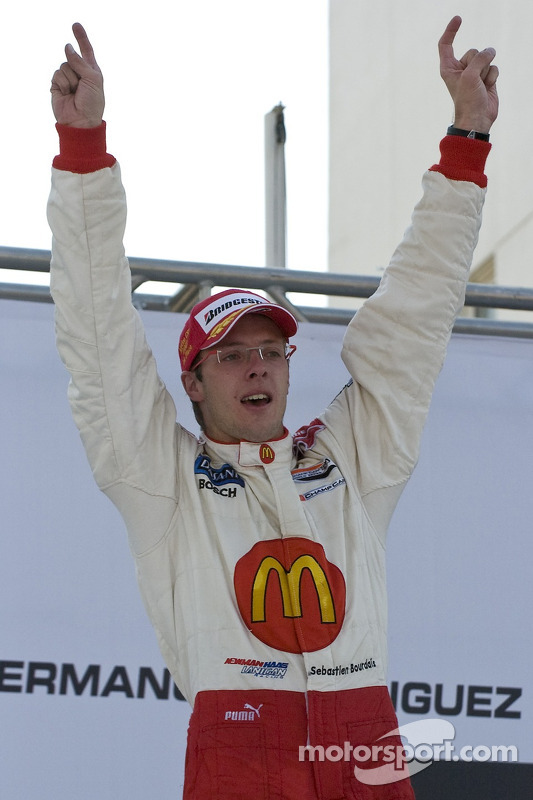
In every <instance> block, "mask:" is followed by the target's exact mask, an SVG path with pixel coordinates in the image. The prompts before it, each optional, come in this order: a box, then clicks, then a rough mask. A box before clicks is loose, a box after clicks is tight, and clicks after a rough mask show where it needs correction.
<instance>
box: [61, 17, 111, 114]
mask: <svg viewBox="0 0 533 800" xmlns="http://www.w3.org/2000/svg"><path fill="white" fill-rule="evenodd" d="M72 31H73V33H74V36H75V37H76V41H77V42H78V45H79V48H80V53H81V55H78V53H76V51H75V50H74V48H73V47H72V45H71V44H67V46H66V47H65V55H66V57H67V60H66V62H64V63H63V64H61V66H60V67H59V69H57V70H56V71H55V72H54V75H53V77H52V85H51V87H50V91H51V93H52V109H53V111H54V115H55V118H56V120H57V121H58V122H60V123H61V124H63V125H70V126H72V127H75V128H95V127H97V126H98V125H100V124H101V122H102V117H103V113H104V105H105V100H104V79H103V76H102V72H101V70H100V67H99V66H98V64H97V63H96V59H95V57H94V51H93V48H92V45H91V43H90V41H89V38H88V36H87V34H86V32H85V29H84V27H83V26H82V25H80V23H79V22H75V23H74V25H73V26H72Z"/></svg>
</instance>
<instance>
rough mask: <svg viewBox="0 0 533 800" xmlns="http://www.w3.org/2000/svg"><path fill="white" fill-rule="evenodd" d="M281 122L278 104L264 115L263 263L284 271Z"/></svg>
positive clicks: (284, 228)
mask: <svg viewBox="0 0 533 800" xmlns="http://www.w3.org/2000/svg"><path fill="white" fill-rule="evenodd" d="M285 140H286V131H285V120H284V116H283V106H282V105H281V103H280V104H279V105H277V106H275V108H273V109H272V111H270V112H269V113H268V114H266V115H265V259H266V260H265V263H266V266H267V267H286V266H287V264H286V249H287V192H286V182H285Z"/></svg>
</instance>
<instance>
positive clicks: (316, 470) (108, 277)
mask: <svg viewBox="0 0 533 800" xmlns="http://www.w3.org/2000/svg"><path fill="white" fill-rule="evenodd" d="M460 24H461V20H460V18H458V17H455V18H454V19H453V20H452V21H451V22H450V23H449V25H448V26H447V28H446V30H445V32H444V34H443V36H442V38H441V40H440V42H439V51H440V64H441V74H442V77H443V79H444V81H445V83H446V85H447V87H448V89H449V91H450V94H451V96H452V99H453V101H454V106H455V121H454V126H453V127H452V128H451V129H449V131H448V135H447V136H446V137H445V138H444V140H443V142H442V143H441V160H440V163H439V164H438V165H435V166H434V167H432V168H431V170H429V171H428V172H427V173H426V175H425V176H424V196H423V198H422V200H421V202H420V203H419V205H418V206H417V208H416V209H415V211H414V215H413V222H412V226H411V228H410V229H409V230H408V231H407V233H406V235H405V238H404V241H403V242H402V244H401V245H400V247H399V248H398V250H397V251H396V252H395V254H394V255H393V258H392V261H391V264H390V266H389V268H388V269H387V271H386V274H385V276H384V279H383V281H382V283H381V286H380V288H379V290H378V291H377V292H376V293H375V295H374V296H373V297H372V298H370V299H369V300H368V301H367V302H366V303H365V305H364V307H363V308H362V309H361V310H360V311H358V313H357V315H356V317H355V319H354V320H353V322H352V323H351V325H350V326H349V327H348V329H347V332H346V336H345V342H344V346H343V352H342V357H343V359H344V362H345V364H346V366H347V368H348V370H349V371H350V373H351V375H352V379H353V380H352V381H351V382H350V384H348V386H346V387H344V389H343V390H342V391H341V392H340V394H339V395H338V396H337V397H336V398H335V400H334V401H333V402H332V403H331V405H330V406H329V407H328V408H327V409H326V411H325V412H323V413H322V414H321V415H320V416H319V417H318V418H317V419H315V420H313V421H312V422H311V423H310V424H309V425H306V426H305V427H303V428H301V429H300V431H298V433H297V434H296V435H295V436H294V437H291V436H290V435H289V434H288V432H287V431H286V430H285V428H284V426H283V415H284V411H285V404H286V398H287V392H288V388H289V364H288V360H289V357H290V355H291V352H292V350H293V349H294V348H292V347H291V346H290V345H289V344H288V340H289V339H290V338H291V337H292V336H293V335H294V333H295V332H296V323H295V321H294V319H293V317H292V315H291V314H289V312H287V311H286V310H284V309H282V308H281V307H280V306H277V305H275V304H273V303H269V302H268V301H266V300H265V299H264V298H261V297H259V296H258V295H255V294H254V293H251V292H246V291H244V290H242V291H241V290H238V291H235V290H229V291H228V292H225V293H222V294H219V295H216V296H214V297H210V298H208V299H207V300H204V301H203V302H202V303H200V304H198V305H197V306H196V307H195V308H194V309H193V311H192V312H191V315H190V317H189V319H188V321H187V323H186V325H185V328H184V330H183V333H182V335H181V337H180V343H179V351H180V359H181V366H182V371H183V372H182V380H183V385H184V387H185V390H186V392H187V394H188V396H189V398H190V399H191V401H192V402H193V404H194V407H195V412H196V416H197V419H198V420H199V421H200V424H201V427H202V429H203V430H202V435H201V437H200V438H199V439H197V438H196V437H195V436H193V435H192V434H190V433H188V432H187V431H185V430H184V429H183V428H182V427H181V426H180V425H179V424H176V417H175V408H174V404H173V402H172V399H171V398H170V396H169V394H168V392H167V391H166V389H165V387H164V386H163V385H162V383H161V381H160V379H159V378H158V376H157V371H156V365H155V363H154V360H153V357H152V355H151V353H150V350H149V349H148V346H147V344H146V342H145V340H144V334H143V331H142V328H141V323H140V321H139V318H138V316H137V314H136V313H135V311H134V310H133V308H132V306H131V303H130V276H129V271H128V265H127V261H126V259H125V256H124V250H123V246H122V234H123V229H124V224H125V199H124V194H123V189H122V185H121V182H120V173H119V167H118V164H117V163H116V162H115V159H114V158H113V156H110V155H109V154H107V153H106V148H105V123H103V121H102V115H103V110H104V95H103V90H102V76H101V73H100V70H99V68H98V66H97V63H96V61H95V58H94V54H93V50H92V47H91V45H90V43H89V40H88V38H87V36H86V34H85V31H84V30H83V28H82V27H81V26H80V25H75V26H74V28H73V30H74V34H75V36H76V39H77V41H78V44H79V47H80V52H81V56H79V55H78V54H77V53H76V52H75V51H74V49H73V48H72V47H71V46H70V45H67V48H66V56H67V61H66V63H64V64H63V65H62V66H61V67H60V69H59V70H58V71H56V73H55V74H54V77H53V80H52V102H53V108H54V112H55V116H56V119H57V122H58V126H57V127H58V131H59V135H60V155H59V156H57V157H56V159H55V160H54V170H53V186H52V192H51V196H50V203H49V220H50V224H51V227H52V230H53V234H54V241H53V258H52V291H53V295H54V299H55V302H56V309H57V310H56V327H57V341H58V347H59V350H60V353H61V357H62V358H63V360H64V362H65V364H66V366H67V368H68V369H69V371H70V373H71V384H70V389H69V394H70V401H71V405H72V410H73V414H74V417H75V420H76V422H77V424H78V426H79V429H80V432H81V435H82V438H83V441H84V444H85V447H86V450H87V454H88V457H89V460H90V462H91V464H92V467H93V471H94V475H95V478H96V480H97V482H98V484H99V486H100V487H101V489H102V490H103V491H105V492H106V494H107V495H108V496H109V497H110V498H111V500H112V501H113V502H114V503H115V504H116V506H117V507H118V508H119V510H120V512H121V513H122V515H123V517H124V520H125V523H126V526H127V529H128V534H129V538H130V544H131V549H132V552H133V554H134V557H135V559H136V566H137V573H138V580H139V586H140V590H141V593H142V596H143V599H144V602H145V605H146V608H147V611H148V614H149V616H150V619H151V621H152V623H153V625H154V628H155V630H156V633H157V636H158V640H159V644H160V647H161V652H162V654H163V656H164V658H165V660H166V663H167V665H168V668H169V670H170V672H171V673H172V675H173V677H174V679H175V680H176V683H177V684H178V686H179V687H180V689H181V691H182V692H183V694H184V695H185V696H186V697H187V699H188V700H189V701H190V703H191V705H192V706H193V713H192V716H191V724H190V728H189V738H188V750H187V758H186V770H185V790H184V796H185V797H186V798H194V799H195V800H197V799H198V798H202V800H203V799H204V798H205V799H206V798H221V800H229V798H233V799H234V798H243V799H244V798H252V797H254V798H256V797H264V798H266V797H268V798H280V799H281V798H283V800H289V798H290V799H291V800H292V799H293V798H295V797H297V796H299V797H302V798H306V799H308V798H309V799H311V798H320V799H321V800H333V799H334V798H359V799H360V800H361V799H362V800H371V799H372V800H374V799H377V798H382V799H383V800H406V798H412V796H413V795H412V790H411V787H410V784H409V780H408V778H406V777H405V774H406V773H405V771H404V770H401V769H400V770H397V771H396V773H391V769H392V768H394V764H392V765H391V763H390V758H389V759H388V760H387V759H386V758H384V750H383V748H384V747H385V746H386V745H389V746H390V747H392V748H393V750H391V751H389V752H395V753H397V752H398V751H397V750H394V748H397V747H398V746H399V745H398V739H397V738H395V737H394V736H393V735H392V734H393V732H394V729H395V728H396V726H397V722H396V717H395V714H394V710H393V708H392V704H391V701H390V698H389V695H388V692H387V688H386V659H387V655H386V595H385V564H384V546H385V535H386V530H387V526H388V523H389V520H390V517H391V514H392V512H393V510H394V507H395V505H396V503H397V501H398V498H399V497H400V494H401V492H402V490H403V488H404V486H405V484H406V482H407V480H408V479H409V476H410V475H411V473H412V470H413V468H414V466H415V463H416V459H417V455H418V447H419V440H420V436H421V431H422V427H423V424H424V420H425V417H426V414H427V409H428V406H429V402H430V397H431V392H432V389H433V385H434V382H435V380H436V377H437V374H438V372H439V370H440V367H441V365H442V361H443V358H444V354H445V349H446V345H447V341H448V338H449V334H450V330H451V327H452V324H453V320H454V318H455V316H456V314H457V313H458V311H459V309H460V308H461V305H462V301H463V295H464V286H465V282H466V280H467V278H468V272H469V268H470V264H471V260H472V253H473V250H474V247H475V244H476V241H477V235H478V230H479V224H480V215H481V209H482V205H483V199H484V192H485V189H484V187H485V185H486V178H485V176H484V173H483V170H484V163H485V159H486V157H487V155H488V151H489V149H490V145H489V144H488V133H489V130H490V128H491V126H492V123H493V122H494V120H495V119H496V116H497V108H498V100H497V93H496V87H495V84H496V78H497V69H496V67H495V66H493V65H492V61H493V58H494V55H495V54H494V50H492V49H487V50H484V51H481V52H478V51H476V50H470V51H468V53H467V54H466V55H465V56H464V57H463V58H462V59H461V60H460V61H458V60H456V59H455V57H454V54H453V41H454V37H455V35H456V33H457V30H458V29H459V26H460ZM306 745H309V746H310V749H311V750H313V753H314V755H315V759H314V761H312V760H310V759H309V758H308V757H307V758H306V757H305V752H307V754H309V748H308V750H307V751H305V746H306ZM373 746H374V750H373V751H372V747H373ZM300 748H302V749H300ZM365 748H366V750H365ZM302 751H303V753H304V757H303V758H301V755H302ZM380 751H381V761H379V760H378V761H375V760H372V761H370V762H369V760H368V758H367V759H366V763H364V762H365V758H364V755H365V753H367V754H368V753H370V752H376V753H378V754H379V752H380ZM339 752H341V757H340V758H339ZM320 754H322V759H321V758H320ZM325 754H329V756H331V757H327V758H326V757H324V755H325ZM342 754H346V756H347V757H343V756H342ZM358 758H359V761H358ZM399 761H400V763H401V759H399ZM384 770H385V771H386V772H387V774H386V776H385V778H384V777H383V776H384V774H385V773H384ZM378 773H379V776H380V777H378V778H376V775H377V774H378ZM373 784H376V785H373Z"/></svg>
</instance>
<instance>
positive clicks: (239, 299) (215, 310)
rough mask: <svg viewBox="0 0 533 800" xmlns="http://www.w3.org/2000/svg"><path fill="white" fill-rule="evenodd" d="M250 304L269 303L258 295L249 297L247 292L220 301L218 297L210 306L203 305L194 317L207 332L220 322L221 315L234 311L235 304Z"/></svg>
mask: <svg viewBox="0 0 533 800" xmlns="http://www.w3.org/2000/svg"><path fill="white" fill-rule="evenodd" d="M250 304H253V305H270V304H269V302H268V300H262V299H261V298H259V297H250V295H249V294H239V295H235V296H233V297H232V298H231V299H228V300H225V299H224V300H223V301H222V302H220V299H218V300H216V301H215V302H214V303H212V304H211V305H210V306H205V307H204V308H202V310H201V311H200V312H199V313H198V314H197V315H196V316H195V319H196V322H197V323H198V324H199V325H200V327H201V328H202V329H203V330H204V331H205V333H209V331H210V330H211V329H212V328H213V327H214V325H216V323H217V322H220V319H221V317H225V316H226V315H227V314H228V313H229V312H230V311H236V310H237V309H236V308H235V307H236V306H243V305H250Z"/></svg>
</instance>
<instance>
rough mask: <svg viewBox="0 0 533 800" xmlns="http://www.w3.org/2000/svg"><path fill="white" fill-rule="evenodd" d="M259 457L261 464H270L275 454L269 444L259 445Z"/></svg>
mask: <svg viewBox="0 0 533 800" xmlns="http://www.w3.org/2000/svg"><path fill="white" fill-rule="evenodd" d="M259 458H260V459H261V461H262V462H263V464H272V462H273V461H274V459H275V458H276V454H275V452H274V451H273V449H272V447H271V446H270V445H269V444H261V445H259Z"/></svg>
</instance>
